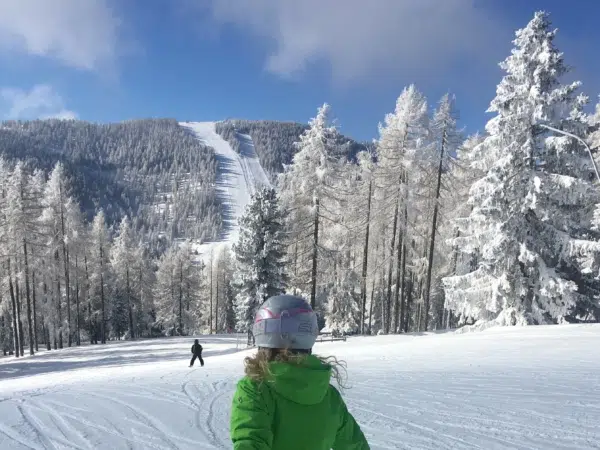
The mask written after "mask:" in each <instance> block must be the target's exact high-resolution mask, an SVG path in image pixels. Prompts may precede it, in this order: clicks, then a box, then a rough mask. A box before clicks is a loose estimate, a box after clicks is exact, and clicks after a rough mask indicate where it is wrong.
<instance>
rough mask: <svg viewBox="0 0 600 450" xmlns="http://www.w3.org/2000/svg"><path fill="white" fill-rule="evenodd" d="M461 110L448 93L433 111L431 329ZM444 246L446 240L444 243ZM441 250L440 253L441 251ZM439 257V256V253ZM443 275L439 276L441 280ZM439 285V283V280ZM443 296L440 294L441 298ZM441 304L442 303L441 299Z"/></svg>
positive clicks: (426, 314) (426, 298) (426, 296)
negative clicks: (446, 192)
mask: <svg viewBox="0 0 600 450" xmlns="http://www.w3.org/2000/svg"><path fill="white" fill-rule="evenodd" d="M456 116H457V113H456V111H455V109H454V98H453V97H451V96H450V95H447V94H446V95H444V96H443V97H442V99H441V100H440V103H439V106H438V108H437V109H436V111H435V112H434V114H433V118H432V120H431V123H430V128H431V138H432V150H433V154H434V156H435V158H437V160H438V161H434V162H435V165H436V166H437V169H436V176H435V185H434V186H435V188H434V192H433V196H432V202H433V213H432V217H431V229H430V233H429V242H428V244H427V275H426V279H425V288H424V295H423V297H424V308H423V309H424V311H423V328H424V329H425V331H427V329H428V326H429V322H430V317H429V313H430V303H431V285H432V275H433V266H434V262H435V261H436V259H438V258H436V248H439V247H440V243H438V244H437V247H436V237H437V235H438V234H439V233H440V228H441V227H440V219H439V216H440V210H441V209H442V193H443V190H444V189H443V188H442V177H444V178H447V176H445V175H444V174H447V173H448V172H449V171H450V167H451V164H452V161H453V159H454V154H455V152H456V150H457V148H458V146H459V145H460V143H461V140H462V137H461V135H460V133H459V131H458V130H457V129H456V122H457V119H456ZM441 245H442V246H444V245H445V242H442V243H441ZM438 253H439V252H438ZM438 256H439V255H438ZM439 278H440V277H437V280H438V281H439ZM435 284H436V285H438V282H435ZM439 291H440V290H439V289H438V290H437V292H439ZM438 298H439V297H438ZM438 303H439V302H438ZM439 309H440V308H439V307H436V308H435V311H434V313H435V315H438V316H439Z"/></svg>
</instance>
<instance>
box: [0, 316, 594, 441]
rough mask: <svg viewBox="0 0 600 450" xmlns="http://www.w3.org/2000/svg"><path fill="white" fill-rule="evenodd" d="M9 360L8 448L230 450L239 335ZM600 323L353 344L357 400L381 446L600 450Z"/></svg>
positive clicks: (1, 367)
mask: <svg viewBox="0 0 600 450" xmlns="http://www.w3.org/2000/svg"><path fill="white" fill-rule="evenodd" d="M200 339H201V342H202V344H203V345H204V347H205V356H206V358H205V361H206V365H205V367H203V368H200V367H199V366H197V367H194V368H192V369H190V368H188V367H187V366H188V358H189V356H190V355H189V352H190V347H191V344H192V338H189V339H183V338H166V339H158V340H144V341H136V342H119V343H111V344H108V345H106V346H85V347H81V348H71V349H65V350H62V351H56V352H54V351H52V352H48V353H45V352H44V353H42V352H41V353H39V354H37V355H36V356H34V357H25V358H22V359H20V360H15V359H14V358H4V359H0V449H11V450H21V449H111V450H118V449H190V450H191V449H211V448H212V449H214V448H218V449H226V448H231V444H230V442H229V435H228V421H229V407H230V402H231V399H232V394H233V390H234V387H235V383H236V381H237V380H238V378H239V377H240V376H241V374H242V363H243V358H244V356H246V355H248V354H249V353H250V351H247V350H244V351H238V350H236V346H237V344H238V343H239V344H240V345H241V344H243V339H242V340H241V341H238V338H237V337H236V336H206V337H200ZM599 342H600V326H596V325H590V326H554V327H529V328H512V329H506V328H503V329H490V330H486V331H484V332H481V333H467V334H454V333H449V334H437V335H436V334H431V335H424V336H412V335H411V336H380V337H368V338H361V337H357V338H350V339H349V340H348V341H347V342H334V343H319V344H317V347H316V351H317V352H318V353H321V354H324V355H330V354H333V355H336V356H337V357H339V358H341V359H343V360H345V361H346V362H347V365H348V374H349V385H350V386H349V389H347V390H346V391H345V393H344V396H345V398H346V400H347V403H348V406H349V408H350V410H351V412H352V413H353V414H354V415H355V416H356V417H357V419H358V421H359V422H360V424H361V425H362V427H363V429H364V431H365V433H366V435H367V436H368V438H369V441H370V443H371V448H373V449H411V450H416V449H452V450H457V449H485V450H488V449H573V450H574V449H578V450H581V449H594V448H595V449H598V448H600V426H599V424H600V351H598V343H599Z"/></svg>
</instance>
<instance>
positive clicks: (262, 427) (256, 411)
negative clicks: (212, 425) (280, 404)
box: [230, 378, 273, 450]
mask: <svg viewBox="0 0 600 450" xmlns="http://www.w3.org/2000/svg"><path fill="white" fill-rule="evenodd" d="M266 389H268V388H267V387H265V386H259V385H258V384H257V383H255V382H253V381H252V380H250V379H248V378H244V379H242V380H241V381H240V382H239V383H238V385H237V389H236V391H235V395H234V397H233V405H232V408H231V427H230V433H231V441H232V442H233V448H234V450H271V446H272V444H273V430H272V427H273V404H272V399H271V398H270V396H269V395H268V392H265V391H266Z"/></svg>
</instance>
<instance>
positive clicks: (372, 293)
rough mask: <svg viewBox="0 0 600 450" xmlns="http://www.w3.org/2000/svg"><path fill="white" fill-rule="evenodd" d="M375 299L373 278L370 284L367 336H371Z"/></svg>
mask: <svg viewBox="0 0 600 450" xmlns="http://www.w3.org/2000/svg"><path fill="white" fill-rule="evenodd" d="M374 299H375V277H373V279H372V282H371V301H370V302H369V334H373V331H372V330H373V328H372V327H373V301H374Z"/></svg>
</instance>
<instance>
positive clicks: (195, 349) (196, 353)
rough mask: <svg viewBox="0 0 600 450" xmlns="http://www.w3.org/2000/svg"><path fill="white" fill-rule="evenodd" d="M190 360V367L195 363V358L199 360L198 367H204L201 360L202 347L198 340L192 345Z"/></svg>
mask: <svg viewBox="0 0 600 450" xmlns="http://www.w3.org/2000/svg"><path fill="white" fill-rule="evenodd" d="M192 355H193V356H192V360H191V361H190V367H192V366H193V365H194V362H196V358H198V359H199V360H200V366H201V367H204V360H203V359H202V346H201V345H200V343H199V342H198V339H196V340H195V341H194V345H192Z"/></svg>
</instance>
